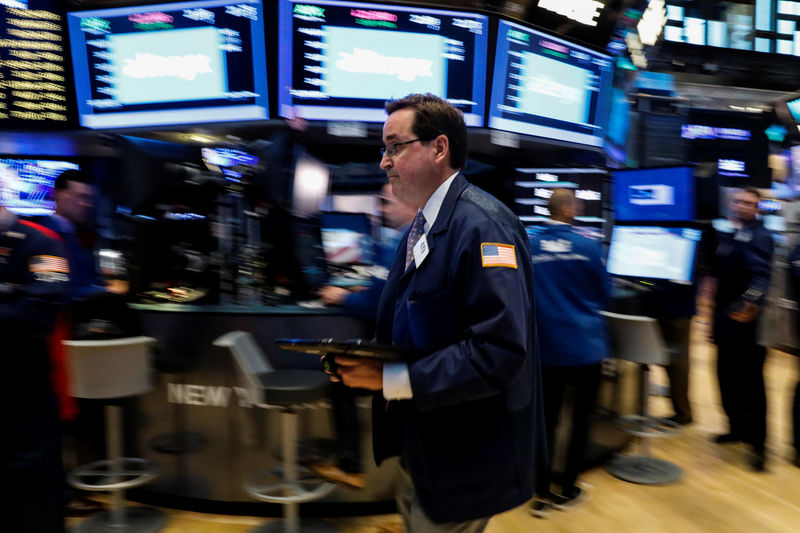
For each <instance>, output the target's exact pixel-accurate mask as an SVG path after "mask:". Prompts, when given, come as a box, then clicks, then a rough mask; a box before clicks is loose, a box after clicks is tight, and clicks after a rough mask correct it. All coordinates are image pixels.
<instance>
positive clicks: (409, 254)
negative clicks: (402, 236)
mask: <svg viewBox="0 0 800 533" xmlns="http://www.w3.org/2000/svg"><path fill="white" fill-rule="evenodd" d="M424 233H425V216H424V215H423V214H422V211H418V212H417V216H415V217H414V222H412V223H411V231H410V232H409V233H408V242H406V270H408V267H409V265H411V262H412V261H414V246H415V245H416V244H417V242H419V239H420V237H422V235H423V234H424Z"/></svg>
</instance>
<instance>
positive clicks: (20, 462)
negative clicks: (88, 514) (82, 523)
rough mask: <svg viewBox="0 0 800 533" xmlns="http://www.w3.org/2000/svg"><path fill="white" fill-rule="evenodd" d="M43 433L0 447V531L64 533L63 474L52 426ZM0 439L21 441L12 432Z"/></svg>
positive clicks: (59, 444) (57, 442) (57, 438)
mask: <svg viewBox="0 0 800 533" xmlns="http://www.w3.org/2000/svg"><path fill="white" fill-rule="evenodd" d="M48 426H52V428H51V429H48V430H47V431H37V432H36V433H38V435H37V436H36V437H33V438H29V439H28V438H26V441H25V443H24V446H22V447H20V446H17V445H18V444H22V442H16V441H15V442H14V443H12V444H11V446H10V448H12V449H8V447H0V449H1V451H0V458H1V459H0V461H2V464H0V515H2V517H3V518H2V520H3V525H2V526H0V530H2V531H8V532H12V531H13V532H14V533H63V532H64V530H65V529H64V497H63V492H64V488H63V487H64V472H63V469H62V466H61V436H60V435H59V434H58V426H57V424H56V423H53V424H48ZM37 429H41V428H37ZM11 433H12V434H13V436H11V435H6V436H4V437H3V438H8V439H9V440H10V439H22V438H23V437H21V436H20V435H22V434H23V433H24V432H19V431H14V430H12V431H11Z"/></svg>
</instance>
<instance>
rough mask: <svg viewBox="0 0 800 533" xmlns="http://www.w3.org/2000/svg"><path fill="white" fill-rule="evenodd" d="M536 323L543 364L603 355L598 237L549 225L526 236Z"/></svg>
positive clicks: (603, 287) (604, 285)
mask: <svg viewBox="0 0 800 533" xmlns="http://www.w3.org/2000/svg"><path fill="white" fill-rule="evenodd" d="M530 247H531V258H532V260H533V273H534V278H535V280H536V297H535V298H534V304H535V306H536V327H537V333H538V337H539V352H540V354H541V358H542V365H543V366H577V365H588V364H593V363H598V362H600V360H602V359H603V358H605V357H607V356H608V336H607V332H606V325H605V321H604V320H603V317H602V316H600V311H601V310H602V309H604V308H605V306H606V304H607V303H608V299H609V295H610V290H611V285H610V282H609V277H608V275H607V274H606V269H605V266H603V261H602V251H601V245H600V242H599V241H595V240H593V239H590V238H588V237H585V236H583V235H579V234H578V233H576V232H575V231H574V230H573V229H572V226H570V225H568V224H553V225H550V226H548V227H547V228H545V229H543V230H541V231H540V232H538V233H536V234H534V235H532V236H531V237H530Z"/></svg>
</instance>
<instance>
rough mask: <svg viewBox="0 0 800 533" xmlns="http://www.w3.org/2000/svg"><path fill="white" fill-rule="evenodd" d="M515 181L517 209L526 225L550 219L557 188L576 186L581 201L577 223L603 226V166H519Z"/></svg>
mask: <svg viewBox="0 0 800 533" xmlns="http://www.w3.org/2000/svg"><path fill="white" fill-rule="evenodd" d="M516 170H517V175H516V179H515V181H514V189H515V198H514V210H515V212H516V213H517V216H519V218H520V220H521V221H522V222H523V224H525V225H530V224H539V223H541V222H544V221H545V220H547V219H549V218H550V211H549V210H548V208H547V204H548V201H549V199H550V196H552V194H553V191H554V190H555V189H573V190H574V191H575V198H576V199H577V200H578V214H577V216H576V217H575V223H576V224H578V225H581V226H583V225H588V226H592V225H600V224H602V223H603V222H604V220H605V218H604V216H603V182H604V181H605V179H606V176H607V175H608V172H607V171H606V170H605V169H603V168H518V169H516Z"/></svg>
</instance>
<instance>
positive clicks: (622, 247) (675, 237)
mask: <svg viewBox="0 0 800 533" xmlns="http://www.w3.org/2000/svg"><path fill="white" fill-rule="evenodd" d="M701 237H702V232H701V231H700V230H697V229H692V228H661V227H657V226H615V227H614V230H613V232H612V234H611V245H610V247H609V249H608V261H607V263H606V269H607V270H608V272H609V273H610V274H614V275H616V276H626V277H634V278H654V279H669V280H675V281H691V279H692V271H693V268H694V259H695V251H696V249H697V244H698V243H699V242H700V238H701Z"/></svg>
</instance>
